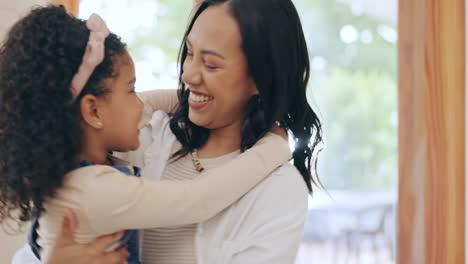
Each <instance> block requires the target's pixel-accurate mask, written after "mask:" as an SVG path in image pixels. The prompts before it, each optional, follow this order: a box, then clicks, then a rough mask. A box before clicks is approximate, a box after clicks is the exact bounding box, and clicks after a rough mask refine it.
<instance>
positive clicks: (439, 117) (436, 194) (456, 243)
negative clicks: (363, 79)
mask: <svg viewBox="0 0 468 264" xmlns="http://www.w3.org/2000/svg"><path fill="white" fill-rule="evenodd" d="M398 53H399V55H398V60H399V62H398V67H399V69H398V72H399V83H398V85H399V203H398V216H397V263H399V264H419V263H421V264H423V263H424V264H441V263H444V264H445V263H446V264H452V263H454V264H455V263H457V264H462V263H465V254H464V250H465V111H466V110H465V76H466V72H465V0H444V1H439V0H411V1H408V0H399V44H398Z"/></svg>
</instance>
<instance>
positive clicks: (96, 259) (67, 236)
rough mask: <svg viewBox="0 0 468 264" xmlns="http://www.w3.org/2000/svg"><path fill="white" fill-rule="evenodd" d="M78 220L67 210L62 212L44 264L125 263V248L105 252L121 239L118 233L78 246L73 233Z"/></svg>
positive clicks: (126, 255)
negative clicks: (55, 237)
mask: <svg viewBox="0 0 468 264" xmlns="http://www.w3.org/2000/svg"><path fill="white" fill-rule="evenodd" d="M77 226H78V220H77V217H76V215H75V214H74V213H73V211H72V210H71V209H69V208H66V209H64V210H63V225H62V230H61V233H60V235H59V237H58V239H57V241H56V243H55V246H54V248H53V249H52V253H51V254H50V256H49V258H48V260H47V261H46V264H63V263H66V264H97V263H99V264H121V263H127V258H128V256H129V253H128V251H127V249H126V248H121V249H120V250H118V251H113V252H109V253H106V252H105V250H106V249H107V248H109V247H110V246H111V245H113V244H114V243H115V242H117V241H118V240H119V238H120V237H121V234H120V233H116V234H112V235H107V236H102V237H100V238H98V239H97V240H96V241H94V242H91V243H89V244H78V243H76V242H75V241H74V240H73V233H74V232H75V229H76V227H77Z"/></svg>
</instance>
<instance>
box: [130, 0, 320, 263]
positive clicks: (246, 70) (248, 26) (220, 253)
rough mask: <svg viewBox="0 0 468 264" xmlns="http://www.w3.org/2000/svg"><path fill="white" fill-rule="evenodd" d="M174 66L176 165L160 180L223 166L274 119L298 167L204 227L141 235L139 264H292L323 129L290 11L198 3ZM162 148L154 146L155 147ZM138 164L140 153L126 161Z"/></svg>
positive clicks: (218, 1)
mask: <svg viewBox="0 0 468 264" xmlns="http://www.w3.org/2000/svg"><path fill="white" fill-rule="evenodd" d="M180 65H181V68H180V86H179V91H180V93H179V95H180V98H179V101H180V105H179V107H178V109H177V110H176V111H175V113H174V114H173V115H172V117H171V118H170V121H169V125H170V132H171V133H173V134H174V135H175V137H176V138H177V141H176V142H175V143H174V145H172V146H171V149H172V153H174V154H173V156H172V157H173V158H175V161H173V162H169V163H168V164H167V166H166V169H165V172H166V173H165V174H166V175H168V174H169V175H170V174H172V177H167V178H165V180H178V179H188V178H193V177H197V172H196V170H202V169H204V168H205V169H206V168H213V167H217V166H220V165H222V164H223V163H224V162H226V161H229V160H230V159H232V158H234V157H235V156H236V155H238V154H239V153H240V152H242V151H244V150H245V149H248V148H250V147H251V146H252V145H253V144H254V143H255V142H256V141H257V140H259V139H260V138H261V137H263V136H264V135H265V134H266V133H267V132H268V131H269V130H270V129H271V128H272V126H273V125H274V124H275V122H277V121H279V123H280V125H281V127H283V128H284V129H286V130H287V131H288V132H289V133H290V135H291V136H292V137H293V138H294V140H295V143H296V144H295V151H294V154H293V157H294V165H295V168H294V166H292V165H289V164H285V165H284V166H282V167H281V168H280V169H278V170H277V171H276V172H274V173H273V174H272V175H271V176H270V177H269V178H268V179H266V180H265V181H263V182H262V183H261V184H259V185H258V186H257V187H255V188H254V189H253V190H252V191H250V192H249V193H248V194H247V195H246V196H244V197H243V198H242V199H240V200H239V201H238V202H236V203H235V204H233V205H232V206H231V207H230V208H228V209H227V210H225V211H224V212H222V213H221V214H219V215H217V216H216V217H214V218H213V219H211V220H209V221H207V222H204V223H201V224H199V225H192V226H183V227H174V228H165V229H153V230H144V231H143V234H142V242H143V244H142V261H143V263H163V264H166V263H167V264H168V263H282V264H283V263H292V262H294V259H295V255H296V252H297V249H298V246H299V244H300V241H301V238H302V233H303V225H304V221H305V218H306V213H307V191H312V185H313V183H314V180H312V178H311V167H312V164H311V163H312V157H313V153H314V150H315V147H316V145H317V144H318V143H319V142H320V141H321V127H320V122H319V120H318V118H317V116H316V114H315V113H314V112H313V111H312V109H311V107H310V106H309V104H308V103H307V100H306V87H307V82H308V78H309V60H308V52H307V47H306V43H305V39H304V34H303V31H302V27H301V24H300V20H299V17H298V14H297V12H296V10H295V8H294V5H293V4H292V2H291V1H290V0H207V1H204V2H202V3H201V5H200V6H199V7H198V9H197V10H196V12H195V14H194V16H193V18H192V20H191V22H190V24H189V27H188V29H187V31H186V33H185V36H184V39H183V44H182V48H181V52H180ZM163 125H164V122H162V123H155V124H154V125H150V126H148V127H147V128H146V129H148V130H151V129H154V127H163ZM143 134H144V133H143ZM158 134H161V133H158ZM164 140H165V139H161V141H160V142H157V141H158V139H154V138H153V141H152V144H154V146H157V145H160V143H162V142H164ZM143 141H144V140H143ZM143 145H145V146H149V147H147V148H146V149H144V148H142V149H140V152H141V153H146V156H147V157H148V158H147V162H144V164H143V165H144V166H145V167H146V168H152V170H154V169H155V168H156V167H158V166H154V167H153V166H152V164H153V163H157V162H158V160H160V158H158V157H153V158H150V156H151V154H150V153H154V152H155V151H154V149H152V147H151V145H150V144H148V143H147V144H143ZM138 156H140V157H141V156H145V155H141V154H136V153H135V155H132V154H130V155H129V158H130V159H132V157H137V158H136V160H135V159H134V161H138V160H139V158H138ZM192 164H195V165H192ZM190 166H192V168H190ZM301 176H302V177H301ZM301 178H302V179H301ZM304 183H305V184H304Z"/></svg>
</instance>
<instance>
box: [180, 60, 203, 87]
mask: <svg viewBox="0 0 468 264" xmlns="http://www.w3.org/2000/svg"><path fill="white" fill-rule="evenodd" d="M201 79H202V78H201V73H200V70H199V66H198V65H197V63H194V62H187V61H185V62H184V72H183V73H182V81H183V82H184V83H185V84H187V85H189V86H195V85H199V84H200V83H201Z"/></svg>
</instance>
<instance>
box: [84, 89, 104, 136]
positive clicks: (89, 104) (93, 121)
mask: <svg viewBox="0 0 468 264" xmlns="http://www.w3.org/2000/svg"><path fill="white" fill-rule="evenodd" d="M100 104H102V102H100V100H99V99H98V98H97V97H96V96H94V95H92V94H87V95H85V96H83V98H81V101H80V111H81V116H82V118H83V121H84V122H85V124H87V125H88V126H90V127H93V128H95V129H102V128H103V127H104V122H103V120H102V116H101V113H100Z"/></svg>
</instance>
